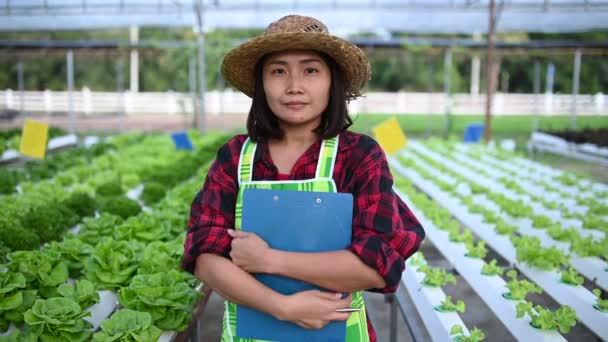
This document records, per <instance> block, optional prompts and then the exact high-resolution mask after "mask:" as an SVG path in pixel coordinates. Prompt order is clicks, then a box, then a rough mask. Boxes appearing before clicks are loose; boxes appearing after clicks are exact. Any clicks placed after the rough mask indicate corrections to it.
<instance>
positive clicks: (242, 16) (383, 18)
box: [0, 0, 608, 35]
mask: <svg viewBox="0 0 608 342" xmlns="http://www.w3.org/2000/svg"><path fill="white" fill-rule="evenodd" d="M199 1H200V2H199ZM198 3H202V8H203V26H204V28H205V30H212V29H214V28H265V27H266V26H267V25H268V23H270V22H272V21H274V20H276V19H278V18H280V17H282V16H284V15H287V14H293V13H297V14H302V15H310V16H314V17H317V18H319V19H321V20H322V21H323V22H325V23H326V24H327V25H328V26H329V28H330V31H332V32H333V33H334V34H337V35H346V34H347V33H351V32H356V31H382V30H385V31H401V32H412V33H464V34H474V33H485V32H486V31H487V27H488V4H489V0H407V1H406V0H306V1H303V0H299V1H298V0H249V1H245V0H19V1H14V0H13V1H11V0H0V31H33V30H68V29H70V30H71V29H101V28H121V27H129V26H164V27H195V26H196V23H197V16H196V10H195V9H196V8H197V4H198ZM497 4H498V5H497V7H498V13H499V14H498V25H497V30H498V32H515V31H527V32H577V31H588V30H593V29H605V28H608V1H603V0H602V1H591V0H587V1H583V0H579V1H574V0H537V1H532V0H503V1H497Z"/></svg>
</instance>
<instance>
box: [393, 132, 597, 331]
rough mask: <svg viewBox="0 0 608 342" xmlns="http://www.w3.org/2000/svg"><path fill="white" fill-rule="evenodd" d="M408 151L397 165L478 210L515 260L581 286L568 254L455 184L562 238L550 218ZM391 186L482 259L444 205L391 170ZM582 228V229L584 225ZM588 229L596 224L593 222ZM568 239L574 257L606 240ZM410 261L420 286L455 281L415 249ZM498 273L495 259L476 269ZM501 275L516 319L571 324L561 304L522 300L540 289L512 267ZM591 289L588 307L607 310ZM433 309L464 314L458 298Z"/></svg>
mask: <svg viewBox="0 0 608 342" xmlns="http://www.w3.org/2000/svg"><path fill="white" fill-rule="evenodd" d="M438 144H441V146H438ZM428 146H433V147H434V148H435V151H436V152H438V153H440V154H441V155H442V157H444V158H451V155H452V152H454V151H450V148H449V146H447V147H446V146H445V145H443V144H442V143H438V142H430V143H429V144H427V147H428ZM408 151H410V150H408ZM411 152H412V153H413V155H415V156H416V160H415V159H413V158H411V157H406V156H404V155H401V156H400V157H399V158H398V160H399V162H400V163H401V164H402V165H405V166H406V167H408V168H410V169H413V170H415V171H416V172H417V173H418V174H420V175H421V176H422V177H423V178H425V179H428V180H433V182H434V183H435V184H437V185H438V187H439V188H440V189H441V190H442V191H444V192H447V193H449V194H451V195H453V196H455V197H456V198H460V199H461V202H462V203H463V204H464V205H465V206H467V207H468V209H469V211H471V212H474V213H478V214H481V215H482V216H483V218H484V221H485V222H486V223H488V224H492V225H493V226H494V227H495V228H494V229H495V232H496V233H497V234H499V235H505V236H508V237H509V238H510V240H511V242H512V243H513V246H514V247H515V248H516V259H517V261H518V262H522V263H527V264H528V265H530V266H533V267H535V268H538V269H541V270H547V271H551V270H557V271H559V272H561V274H562V277H561V281H562V282H564V283H566V284H569V285H571V286H581V285H582V283H583V281H584V279H583V277H582V276H580V274H578V273H577V272H576V270H574V269H573V268H572V267H571V266H570V265H569V258H570V256H569V255H568V254H566V253H564V252H562V251H561V250H559V249H558V248H555V247H551V248H545V247H543V246H541V243H540V240H539V239H538V238H536V237H532V236H525V235H520V234H517V231H518V228H517V227H516V226H513V225H511V224H509V223H507V222H506V221H505V220H504V219H502V218H500V217H499V216H498V215H497V214H496V213H495V212H494V211H493V210H490V209H488V208H486V207H485V206H483V205H480V204H477V203H475V201H474V199H473V196H472V195H470V196H463V195H462V193H461V192H459V191H458V190H457V188H458V186H459V184H467V186H468V187H469V188H470V189H471V192H472V194H473V195H475V194H482V193H483V194H485V195H486V196H487V197H488V198H490V199H492V200H493V201H495V202H496V203H498V204H499V205H500V208H501V210H503V211H505V212H507V213H508V214H509V215H511V216H513V217H530V218H531V219H532V221H533V225H534V227H535V228H537V229H545V230H551V229H552V230H553V231H555V232H556V233H555V234H551V233H549V234H550V235H551V236H557V237H559V238H561V239H558V240H559V241H563V237H562V235H563V234H558V233H557V231H558V230H559V231H561V230H562V229H561V226H559V223H558V222H551V221H550V220H548V218H546V217H536V216H534V215H533V210H532V208H531V207H530V206H527V205H525V204H523V203H521V202H517V201H513V200H510V199H508V198H507V197H506V196H505V195H504V194H500V193H495V192H492V191H491V190H490V189H488V188H486V187H483V186H480V185H479V184H477V183H475V182H472V181H470V180H468V179H465V178H464V177H462V176H461V175H459V174H458V173H456V172H454V171H453V170H451V169H449V168H448V167H446V166H445V165H443V164H442V163H440V162H438V161H436V160H434V159H432V158H430V157H429V156H427V155H425V154H424V153H418V152H416V151H411ZM417 160H421V161H423V162H424V163H425V164H427V165H429V166H431V167H432V168H434V169H436V170H437V171H438V172H440V173H442V174H445V175H448V176H449V177H452V178H455V179H456V180H457V181H456V182H455V183H449V182H446V181H443V180H441V179H438V178H437V177H434V176H433V175H432V174H431V173H429V172H428V171H427V170H426V169H425V168H423V167H421V165H420V164H419V162H417ZM459 162H461V161H459ZM395 185H396V186H397V187H398V188H399V189H400V190H401V191H403V192H404V193H406V194H407V195H408V197H409V199H410V200H411V201H412V203H413V204H414V205H415V206H416V207H417V208H420V209H421V210H422V211H423V213H424V215H425V216H426V217H427V218H429V219H430V220H431V221H432V222H433V223H434V225H435V226H436V227H437V228H438V229H441V230H444V231H446V232H447V233H448V234H449V239H450V240H451V241H452V242H453V243H462V244H464V245H465V246H466V248H467V250H468V253H467V256H468V257H471V258H478V259H482V260H483V259H486V257H487V254H488V251H487V249H486V243H485V241H483V240H479V241H475V238H474V236H473V234H472V231H471V230H469V229H467V228H464V229H461V226H460V223H459V222H458V221H456V220H455V219H453V218H452V216H451V214H450V212H449V211H448V210H447V209H445V208H442V207H440V206H439V205H438V204H437V203H436V202H435V201H433V200H431V199H429V198H428V197H427V195H426V194H424V193H421V192H419V191H417V190H416V189H415V187H414V186H413V185H412V184H411V182H410V181H409V180H408V179H406V178H404V177H401V176H400V175H398V174H395ZM586 226H587V227H588V225H586ZM552 227H553V228H552ZM588 228H596V226H593V227H588ZM568 231H571V230H568ZM604 231H605V230H604ZM569 238H570V236H569ZM570 242H571V245H570V249H571V251H572V252H576V253H577V254H578V255H580V256H599V257H603V258H606V257H607V253H608V241H607V240H606V238H604V239H601V240H594V239H593V238H591V237H588V238H582V237H580V236H578V238H577V237H576V235H574V234H572V240H571V241H570ZM410 263H411V264H412V265H414V266H415V267H416V269H417V271H418V272H423V273H424V274H425V278H424V280H423V284H424V285H426V286H432V287H439V286H444V285H445V284H447V283H455V282H456V278H455V277H454V275H452V274H450V273H448V272H446V271H445V270H444V269H441V268H435V267H430V266H428V265H427V264H426V261H425V260H424V257H423V256H422V255H421V253H418V254H417V255H416V256H415V257H414V258H412V260H411V261H410ZM504 273H505V271H504V269H503V268H501V267H500V266H498V265H497V261H496V260H495V259H493V260H490V261H487V262H486V264H485V265H484V267H483V269H482V274H484V275H486V276H489V277H492V276H502V275H503V274H504ZM506 275H507V276H508V277H509V278H510V280H509V281H508V282H507V283H506V292H505V293H504V295H503V296H504V297H505V298H507V299H510V300H516V301H519V303H518V304H517V317H524V316H525V315H528V316H529V317H530V319H531V324H532V325H533V326H535V327H538V328H540V329H555V330H559V331H560V332H562V333H567V332H569V331H570V329H571V328H572V327H573V326H574V325H575V324H576V312H575V310H573V309H572V308H571V307H569V306H567V305H564V306H561V307H560V308H558V309H557V310H553V311H552V310H550V309H548V308H546V307H543V306H540V305H535V304H534V303H533V302H531V301H528V300H526V297H527V295H528V294H529V293H542V292H543V290H542V288H540V287H538V286H537V285H536V284H534V283H531V282H529V281H527V280H525V279H521V280H520V279H518V274H517V271H515V270H510V271H509V272H506ZM593 293H594V294H595V295H596V303H595V305H594V307H595V308H596V309H597V310H598V311H600V312H608V300H606V299H603V298H602V296H601V293H602V291H601V290H600V289H594V290H593ZM436 309H438V310H440V311H460V312H464V310H465V304H464V302H462V301H458V302H456V303H454V302H453V301H452V298H451V297H449V296H448V297H446V299H445V301H444V302H442V303H441V305H439V306H438V307H437V308H436ZM453 333H454V334H457V335H458V339H459V340H461V341H463V340H464V341H479V340H481V339H483V333H482V332H480V331H479V330H473V331H472V332H471V335H469V336H464V335H463V334H462V330H461V329H459V327H454V328H453Z"/></svg>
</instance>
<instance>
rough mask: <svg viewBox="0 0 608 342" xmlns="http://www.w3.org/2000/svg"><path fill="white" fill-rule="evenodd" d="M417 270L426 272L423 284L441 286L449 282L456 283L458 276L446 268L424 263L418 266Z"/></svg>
mask: <svg viewBox="0 0 608 342" xmlns="http://www.w3.org/2000/svg"><path fill="white" fill-rule="evenodd" d="M416 271H418V272H422V273H424V275H425V277H424V279H423V280H422V284H423V285H427V286H431V287H440V286H443V285H445V284H447V283H452V284H456V277H454V275H453V274H451V273H447V272H446V270H444V269H442V268H435V267H429V266H428V265H423V266H420V267H418V269H417V270H416Z"/></svg>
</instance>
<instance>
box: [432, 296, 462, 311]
mask: <svg viewBox="0 0 608 342" xmlns="http://www.w3.org/2000/svg"><path fill="white" fill-rule="evenodd" d="M435 310H437V311H441V312H446V311H447V312H456V311H458V312H464V310H465V305H464V302H463V301H462V300H458V302H457V303H456V304H455V303H454V302H452V297H451V296H445V299H444V300H443V301H442V302H441V304H439V305H437V306H436V307H435Z"/></svg>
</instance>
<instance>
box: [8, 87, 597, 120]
mask: <svg viewBox="0 0 608 342" xmlns="http://www.w3.org/2000/svg"><path fill="white" fill-rule="evenodd" d="M573 99H574V97H573V96H572V95H555V94H542V95H538V96H536V95H533V94H503V93H497V94H496V95H495V97H494V108H493V109H494V110H493V113H494V114H497V115H518V114H534V113H539V114H541V115H567V114H570V113H571V112H572V110H573ZM485 101H486V98H485V96H484V95H483V94H482V95H471V94H454V95H453V96H452V97H451V98H448V97H447V96H446V95H445V94H444V93H406V92H396V93H381V92H372V93H367V94H366V95H365V96H364V97H362V98H359V99H357V100H356V101H353V102H351V103H350V111H351V112H352V113H362V112H365V113H386V114H402V113H403V114H423V113H432V114H443V113H445V112H446V110H447V108H448V104H449V105H450V111H451V113H453V114H483V113H484V111H485ZM71 102H72V108H73V110H74V112H76V113H80V114H81V115H96V114H111V113H125V114H127V115H136V114H169V115H173V114H183V113H192V108H193V102H194V101H193V99H192V96H191V95H190V94H188V93H176V92H163V93H142V92H140V93H134V92H124V93H116V92H93V91H90V90H88V89H84V90H81V91H75V92H73V93H72V100H71ZM250 103H251V100H250V99H249V98H248V97H247V96H245V95H243V94H241V93H238V92H234V91H230V90H228V91H225V92H218V91H211V92H208V93H207V94H206V96H205V110H206V112H207V113H210V114H218V113H247V112H248V111H249V106H250ZM69 108H70V96H69V93H68V92H64V91H61V92H59V91H49V90H46V91H24V92H20V91H15V90H6V91H0V111H2V110H7V109H8V110H16V111H25V112H28V113H41V114H51V113H54V112H69ZM576 113H577V114H578V115H608V104H607V103H606V101H605V96H604V95H603V94H601V93H599V94H596V95H578V96H576Z"/></svg>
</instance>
